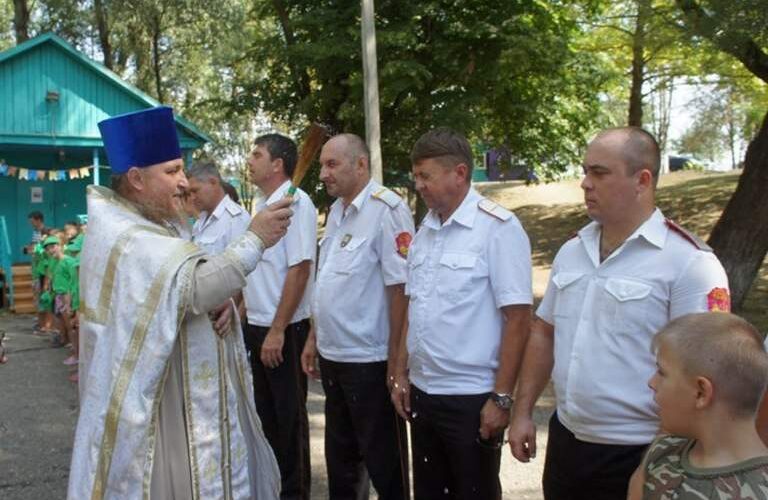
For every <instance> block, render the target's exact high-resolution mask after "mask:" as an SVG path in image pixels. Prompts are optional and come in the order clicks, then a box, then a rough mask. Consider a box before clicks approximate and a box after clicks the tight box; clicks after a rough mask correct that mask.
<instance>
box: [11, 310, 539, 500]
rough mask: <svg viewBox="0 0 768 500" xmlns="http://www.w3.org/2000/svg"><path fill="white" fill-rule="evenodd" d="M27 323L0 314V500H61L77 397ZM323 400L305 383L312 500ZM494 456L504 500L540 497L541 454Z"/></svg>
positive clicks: (319, 473) (320, 461)
mask: <svg viewBox="0 0 768 500" xmlns="http://www.w3.org/2000/svg"><path fill="white" fill-rule="evenodd" d="M33 322H34V319H33V318H32V316H13V315H9V314H0V330H5V331H6V332H7V333H8V338H7V341H6V346H7V348H8V351H9V352H8V356H9V362H8V363H7V364H5V365H0V498H2V499H3V500H42V499H45V500H57V499H64V498H65V497H66V490H67V481H68V476H69V460H70V456H71V453H72V440H73V438H74V428H75V423H76V421H77V391H76V387H75V385H73V384H71V383H70V382H68V381H67V380H66V377H67V375H68V373H69V370H68V369H67V367H65V366H64V365H63V364H61V362H62V361H63V360H64V358H65V357H66V356H67V353H66V351H65V350H64V349H53V348H51V347H49V345H48V342H47V340H45V339H43V338H41V337H37V336H35V335H33V334H32V325H33ZM323 401H324V397H323V392H322V388H321V386H320V384H319V383H318V382H312V383H311V384H310V395H309V401H308V410H309V420H310V448H311V461H312V498H313V500H314V499H316V500H322V499H325V498H327V497H328V495H327V480H326V472H325V461H324V460H325V459H324V454H323V446H324V440H323V433H324V430H325V418H324V416H323ZM551 410H552V400H551V398H546V399H545V400H544V401H542V405H541V406H540V408H539V409H538V410H537V412H536V419H537V421H539V422H542V423H543V422H545V421H546V419H547V418H548V417H549V414H550V413H551ZM539 427H540V432H539V436H538V443H539V446H541V447H543V446H544V444H545V443H546V432H545V427H546V426H545V425H540V426H539ZM542 449H543V448H542ZM502 457H503V459H502V467H501V468H502V474H501V478H502V486H503V488H504V498H509V499H531V500H538V499H540V498H542V497H541V493H540V488H539V483H540V478H541V472H542V469H543V463H544V460H543V453H542V454H540V458H537V459H536V460H535V461H534V462H532V463H531V464H528V465H522V464H518V463H514V460H513V459H512V456H511V454H510V453H509V450H508V449H507V448H505V449H504V451H503V453H502ZM372 491H373V490H372ZM372 498H375V495H372Z"/></svg>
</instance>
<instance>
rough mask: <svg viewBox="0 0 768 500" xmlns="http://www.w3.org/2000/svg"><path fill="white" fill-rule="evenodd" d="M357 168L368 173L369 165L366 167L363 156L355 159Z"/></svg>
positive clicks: (366, 159) (366, 162)
mask: <svg viewBox="0 0 768 500" xmlns="http://www.w3.org/2000/svg"><path fill="white" fill-rule="evenodd" d="M357 166H358V167H360V168H362V169H363V170H364V171H366V172H367V171H368V170H369V168H370V165H368V158H366V157H365V156H363V155H360V156H358V157H357Z"/></svg>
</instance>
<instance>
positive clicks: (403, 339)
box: [394, 298, 408, 374]
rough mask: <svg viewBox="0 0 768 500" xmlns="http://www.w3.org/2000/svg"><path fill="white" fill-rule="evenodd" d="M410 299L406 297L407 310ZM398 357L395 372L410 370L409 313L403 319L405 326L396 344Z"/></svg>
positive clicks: (402, 372)
mask: <svg viewBox="0 0 768 500" xmlns="http://www.w3.org/2000/svg"><path fill="white" fill-rule="evenodd" d="M407 304H408V299H407V298H406V310H407V309H408V305H407ZM395 352H396V358H395V362H394V373H395V374H404V373H406V372H407V371H408V315H407V314H406V315H405V318H404V319H403V326H402V328H401V329H400V335H399V336H398V344H397V346H396V350H395Z"/></svg>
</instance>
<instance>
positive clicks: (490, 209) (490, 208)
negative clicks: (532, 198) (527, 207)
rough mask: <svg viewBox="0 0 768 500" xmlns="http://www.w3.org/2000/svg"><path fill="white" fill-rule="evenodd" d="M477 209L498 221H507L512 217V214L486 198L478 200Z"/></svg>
mask: <svg viewBox="0 0 768 500" xmlns="http://www.w3.org/2000/svg"><path fill="white" fill-rule="evenodd" d="M477 208H479V209H480V210H482V211H483V212H485V213H487V214H488V215H492V216H493V217H496V218H497V219H499V220H500V221H507V220H509V218H510V217H512V212H510V211H509V210H507V209H506V208H504V207H502V206H501V205H499V204H498V203H496V202H493V201H491V200H489V199H488V198H483V199H482V200H480V201H479V202H478V203H477Z"/></svg>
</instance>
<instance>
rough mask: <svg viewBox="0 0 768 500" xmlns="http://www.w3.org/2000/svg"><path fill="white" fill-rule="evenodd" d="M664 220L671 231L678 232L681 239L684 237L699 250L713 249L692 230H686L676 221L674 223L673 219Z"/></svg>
mask: <svg viewBox="0 0 768 500" xmlns="http://www.w3.org/2000/svg"><path fill="white" fill-rule="evenodd" d="M665 222H666V224H667V227H668V228H669V229H671V230H672V231H674V232H676V233H677V234H679V235H680V236H682V237H683V239H685V240H686V241H688V242H689V243H691V244H692V245H693V246H695V247H696V248H698V249H699V250H703V251H705V252H712V251H713V250H712V247H710V246H709V245H707V244H706V243H705V242H704V240H702V239H701V238H699V237H698V236H696V235H695V234H693V233H692V232H690V231H688V230H687V229H685V228H684V227H682V226H680V225H678V224H677V223H675V222H673V221H671V220H669V219H666V220H665Z"/></svg>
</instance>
